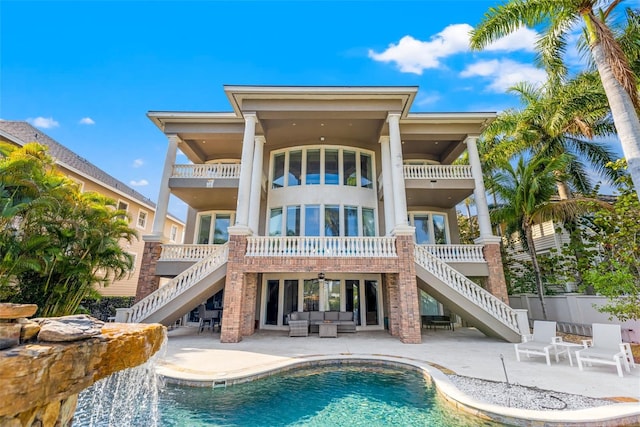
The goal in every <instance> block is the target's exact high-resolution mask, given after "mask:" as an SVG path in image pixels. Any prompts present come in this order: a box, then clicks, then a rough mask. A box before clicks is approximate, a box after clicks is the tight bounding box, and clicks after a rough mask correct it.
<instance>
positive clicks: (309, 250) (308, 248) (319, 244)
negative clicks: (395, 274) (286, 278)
mask: <svg viewBox="0 0 640 427" xmlns="http://www.w3.org/2000/svg"><path fill="white" fill-rule="evenodd" d="M247 256H256V257H257V256H288V257H340V258H351V257H380V258H388V257H396V256H398V254H397V252H396V245H395V238H394V237H306V236H305V237H302V236H296V237H275V236H250V237H248V238H247Z"/></svg>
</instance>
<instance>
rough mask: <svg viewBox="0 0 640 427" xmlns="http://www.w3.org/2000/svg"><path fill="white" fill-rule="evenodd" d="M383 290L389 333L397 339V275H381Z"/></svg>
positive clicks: (398, 326)
mask: <svg viewBox="0 0 640 427" xmlns="http://www.w3.org/2000/svg"><path fill="white" fill-rule="evenodd" d="M382 283H383V284H384V288H385V291H386V292H385V299H386V302H387V306H388V311H387V317H388V318H389V333H390V334H391V335H392V336H394V337H397V336H398V329H399V328H400V312H399V310H400V307H399V305H398V274H394V273H385V274H383V275H382Z"/></svg>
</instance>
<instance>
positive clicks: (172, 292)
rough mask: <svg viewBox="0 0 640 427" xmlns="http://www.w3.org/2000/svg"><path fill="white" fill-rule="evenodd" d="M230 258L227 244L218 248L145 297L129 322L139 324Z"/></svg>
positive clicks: (129, 315)
mask: <svg viewBox="0 0 640 427" xmlns="http://www.w3.org/2000/svg"><path fill="white" fill-rule="evenodd" d="M228 257H229V246H228V245H227V244H224V245H220V246H217V251H215V252H213V253H212V254H210V255H209V256H208V257H207V258H205V259H203V260H202V261H200V262H197V263H195V264H193V265H192V266H191V267H189V268H188V269H186V270H185V271H183V272H182V273H180V274H179V275H177V276H176V277H174V278H173V279H171V281H169V282H168V283H167V284H166V285H164V286H161V287H160V288H158V289H157V290H156V291H155V292H152V293H151V294H149V295H147V296H146V297H144V298H143V299H142V300H140V301H138V302H137V303H136V304H134V305H133V306H132V307H131V308H130V309H129V311H128V316H127V322H129V323H138V322H140V321H142V320H144V319H146V318H147V317H149V315H151V314H152V313H154V312H156V311H157V310H159V309H160V308H162V307H164V306H165V305H166V304H167V303H169V302H170V301H172V300H173V299H174V298H175V297H177V296H178V295H180V294H182V293H184V292H185V291H186V290H187V289H190V288H191V287H192V286H193V285H195V284H196V283H198V282H199V281H200V280H201V279H202V278H203V277H206V276H207V275H209V274H211V273H213V272H214V271H215V270H216V269H218V268H219V267H221V266H222V265H224V263H225V262H227V259H228Z"/></svg>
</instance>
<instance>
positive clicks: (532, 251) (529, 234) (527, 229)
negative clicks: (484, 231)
mask: <svg viewBox="0 0 640 427" xmlns="http://www.w3.org/2000/svg"><path fill="white" fill-rule="evenodd" d="M524 233H525V238H526V239H527V247H528V248H529V255H530V256H531V263H532V264H533V275H534V276H535V279H536V289H537V290H538V299H540V305H541V306H542V317H543V318H544V320H547V307H546V305H545V302H544V286H543V285H542V271H540V264H538V255H537V254H536V247H535V245H534V244H533V230H532V228H531V226H530V225H525V226H524Z"/></svg>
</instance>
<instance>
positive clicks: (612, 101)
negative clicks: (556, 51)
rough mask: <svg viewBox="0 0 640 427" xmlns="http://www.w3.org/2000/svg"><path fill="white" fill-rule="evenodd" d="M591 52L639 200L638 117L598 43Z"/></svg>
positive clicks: (639, 157) (639, 130) (639, 151)
mask: <svg viewBox="0 0 640 427" xmlns="http://www.w3.org/2000/svg"><path fill="white" fill-rule="evenodd" d="M591 54H592V56H593V60H594V61H595V63H596V66H597V67H598V73H599V74H600V80H602V86H603V87H604V91H605V93H606V95H607V99H608V100H609V107H611V114H612V116H613V122H614V124H615V126H616V131H617V132H618V138H620V144H621V145H622V151H623V153H624V156H625V158H626V159H627V168H628V170H629V174H630V175H631V179H632V180H633V185H634V186H635V190H636V195H637V196H638V199H639V200H640V119H638V114H637V112H636V110H635V108H634V106H633V103H632V102H631V97H629V94H628V93H627V92H626V91H625V90H624V88H623V87H622V85H621V84H620V83H619V82H618V80H616V78H615V77H614V76H613V72H612V71H611V66H610V65H609V63H608V62H607V60H606V57H605V55H604V51H603V49H602V46H601V44H600V43H596V44H594V45H593V46H591Z"/></svg>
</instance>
